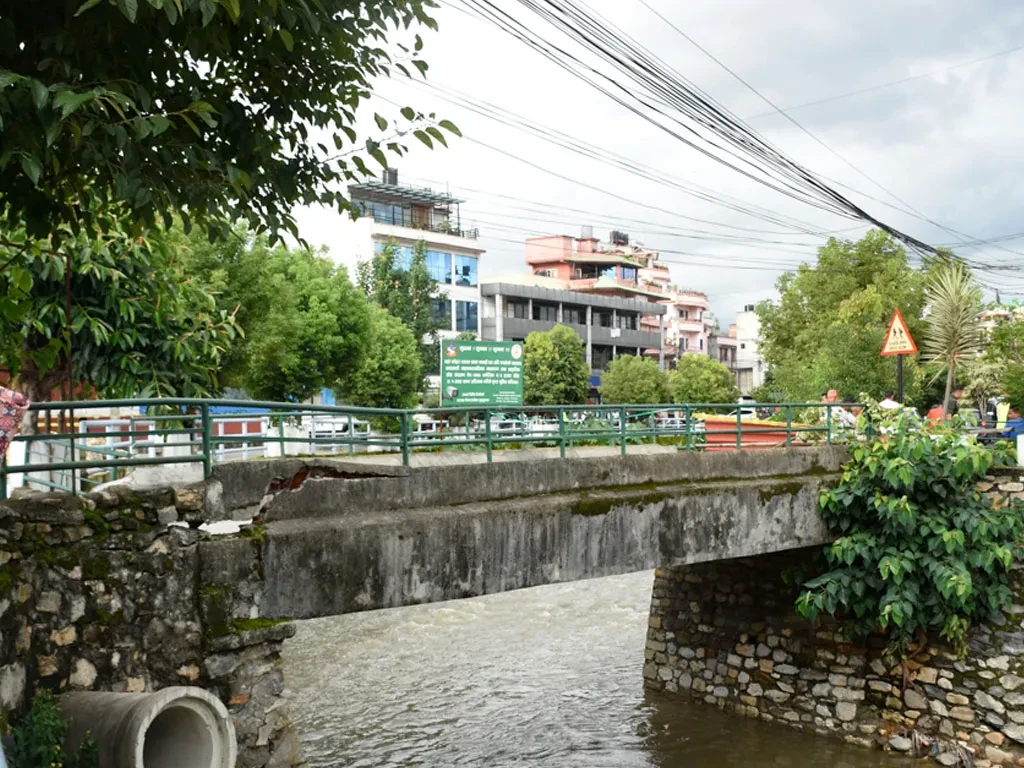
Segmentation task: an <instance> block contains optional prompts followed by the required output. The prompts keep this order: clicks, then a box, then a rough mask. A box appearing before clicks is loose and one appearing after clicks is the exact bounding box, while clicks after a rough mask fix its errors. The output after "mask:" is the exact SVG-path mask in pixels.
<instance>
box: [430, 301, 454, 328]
mask: <svg viewBox="0 0 1024 768" xmlns="http://www.w3.org/2000/svg"><path fill="white" fill-rule="evenodd" d="M431 305H432V307H433V310H434V313H433V316H434V320H435V321H436V322H437V323H438V325H440V326H441V327H442V328H443V329H445V330H449V329H451V327H452V303H451V301H449V300H448V299H447V298H445V297H443V296H442V297H441V298H438V299H433V300H432V301H431Z"/></svg>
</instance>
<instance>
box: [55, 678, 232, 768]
mask: <svg viewBox="0 0 1024 768" xmlns="http://www.w3.org/2000/svg"><path fill="white" fill-rule="evenodd" d="M60 708H61V711H62V712H63V713H64V716H65V717H66V718H68V719H69V720H70V723H69V725H68V734H67V744H68V747H69V748H71V749H75V748H77V746H78V744H79V743H80V742H81V740H82V739H83V738H84V737H85V735H86V733H91V734H92V737H93V738H94V739H95V740H96V744H97V746H98V747H99V753H100V754H99V758H100V759H99V764H100V765H101V766H103V768H235V758H236V755H237V747H236V745H235V728H234V726H233V725H232V724H231V718H230V717H229V716H228V711H227V709H225V707H224V705H223V704H222V703H221V702H220V700H219V699H218V698H217V697H216V696H213V695H212V694H210V693H207V692H206V691H204V690H203V689H202V688H187V687H175V688H164V689H163V690H160V691H157V692H156V693H89V692H83V693H67V694H64V695H63V696H61V698H60Z"/></svg>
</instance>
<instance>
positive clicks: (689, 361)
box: [669, 355, 740, 403]
mask: <svg viewBox="0 0 1024 768" xmlns="http://www.w3.org/2000/svg"><path fill="white" fill-rule="evenodd" d="M669 386H670V387H671V390H672V398H673V400H674V402H677V403H732V402H735V401H736V399H737V398H738V397H739V395H740V392H739V390H738V389H737V388H736V376H735V374H733V373H732V371H730V370H729V369H728V368H726V367H725V366H724V365H722V364H721V363H720V362H718V361H717V360H712V359H711V358H710V357H707V356H705V355H683V356H681V357H680V358H679V360H678V361H677V362H676V368H675V370H674V371H672V374H671V376H670V377H669Z"/></svg>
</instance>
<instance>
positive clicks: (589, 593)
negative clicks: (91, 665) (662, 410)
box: [284, 573, 909, 768]
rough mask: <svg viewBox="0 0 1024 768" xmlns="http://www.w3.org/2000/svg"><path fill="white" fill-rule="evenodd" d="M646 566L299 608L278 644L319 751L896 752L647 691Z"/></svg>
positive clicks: (379, 758)
mask: <svg viewBox="0 0 1024 768" xmlns="http://www.w3.org/2000/svg"><path fill="white" fill-rule="evenodd" d="M651 581H652V575H651V574H650V573H637V574H631V575H628V576H616V577H613V578H607V579H596V580H593V581H581V582H575V583H572V584H560V585H555V586H548V587H538V588H536V589H526V590H520V591H517V592H508V593H504V594H499V595H491V596H488V597H481V598H474V599H470V600H459V601H454V602H450V603H439V604H434V605H424V606H416V607H412V608H398V609H394V610H387V611H375V612H372V613H361V614H352V615H348V616H339V617H335V618H330V619H318V620H314V621H307V622H301V623H300V624H299V629H298V634H297V635H296V636H295V638H294V639H292V640H290V641H288V643H287V645H286V646H285V653H284V656H285V679H286V682H287V685H288V687H289V688H290V689H291V691H292V692H293V694H294V698H293V699H292V700H291V702H290V705H291V708H292V714H293V716H294V718H295V720H296V721H297V723H298V726H299V732H300V733H301V734H302V738H303V741H304V746H305V749H306V757H307V759H308V760H309V762H310V764H311V765H313V766H332V767H333V766H358V767H359V768H378V766H440V767H443V768H446V767H447V766H479V767H480V768H505V766H520V767H524V768H525V767H529V768H534V767H536V768H548V767H550V768H603V767H605V766H607V767H608V768H726V766H730V767H731V766H736V767H737V768H739V767H741V766H742V768H762V767H764V768H767V766H828V768H868V766H871V767H872V768H877V767H879V766H882V767H884V768H897V767H900V768H903V767H904V766H907V765H909V762H907V761H902V760H897V759H894V758H889V757H886V756H885V755H883V754H881V753H879V752H872V751H869V750H864V749H861V748H857V747H851V746H847V745H845V744H843V743H842V742H840V741H838V740H836V739H831V738H825V737H817V736H814V735H808V734H805V733H801V732H799V731H795V730H791V729H789V728H787V727H785V726H782V725H772V724H767V723H761V722H759V721H756V720H751V719H749V718H744V717H739V716H735V715H725V714H723V713H721V712H719V711H718V710H717V709H715V708H714V707H706V706H700V705H689V704H685V703H683V702H680V701H675V700H672V699H671V698H668V697H664V696H660V695H650V694H646V695H645V693H644V690H643V683H642V678H641V671H642V666H643V649H644V640H645V636H646V631H647V616H648V609H649V605H650V591H651Z"/></svg>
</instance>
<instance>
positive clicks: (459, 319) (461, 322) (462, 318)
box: [455, 301, 477, 333]
mask: <svg viewBox="0 0 1024 768" xmlns="http://www.w3.org/2000/svg"><path fill="white" fill-rule="evenodd" d="M476 317H477V304H476V302H475V301H456V302H455V330H457V331H473V332H474V333H476V330H477V322H476Z"/></svg>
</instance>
